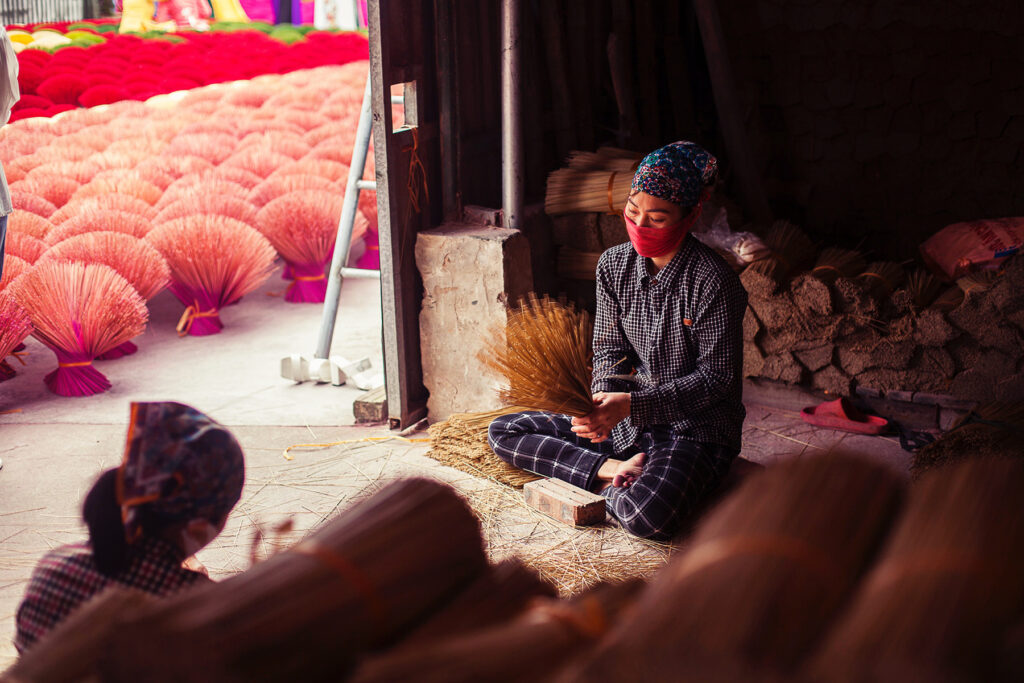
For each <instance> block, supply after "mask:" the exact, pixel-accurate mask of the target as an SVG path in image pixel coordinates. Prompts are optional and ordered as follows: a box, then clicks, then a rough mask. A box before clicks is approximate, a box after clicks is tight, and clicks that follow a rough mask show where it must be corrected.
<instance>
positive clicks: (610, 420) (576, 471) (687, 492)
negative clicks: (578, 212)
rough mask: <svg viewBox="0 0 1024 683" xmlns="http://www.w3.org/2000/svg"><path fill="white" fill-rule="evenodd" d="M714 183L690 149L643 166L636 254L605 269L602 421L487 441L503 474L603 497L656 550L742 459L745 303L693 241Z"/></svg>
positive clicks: (559, 421)
mask: <svg viewBox="0 0 1024 683" xmlns="http://www.w3.org/2000/svg"><path fill="white" fill-rule="evenodd" d="M716 172H717V163H716V161H715V158H714V157H713V156H711V155H710V154H709V153H708V152H706V151H705V150H703V149H701V148H700V147H699V146H697V145H695V144H694V143H692V142H676V143H673V144H671V145H666V146H665V147H662V148H661V149H658V150H655V151H654V152H651V153H650V154H648V155H647V156H646V157H644V159H643V160H642V161H641V162H640V165H639V166H638V168H637V170H636V173H635V175H634V177H633V184H632V189H631V191H630V195H629V197H628V199H627V202H626V209H625V212H624V216H623V218H624V220H625V223H626V229H627V231H628V233H629V239H630V243H628V244H620V245H618V246H616V247H612V248H611V249H608V250H607V251H605V252H604V253H603V254H602V255H601V259H600V261H599V262H598V265H597V316H596V319H595V322H594V340H593V341H594V343H593V345H594V370H593V382H592V385H591V390H592V391H593V401H594V409H593V411H592V412H591V413H590V414H589V415H586V416H585V417H582V418H570V417H569V416H567V415H557V414H553V413H543V412H537V411H530V412H524V413H517V414H512V415H506V416H503V417H500V418H498V419H496V420H495V421H494V422H492V423H491V426H490V429H489V432H488V440H489V442H490V444H491V447H492V448H493V449H494V452H495V453H497V455H498V456H499V457H501V458H502V459H503V460H505V461H506V462H508V463H510V464H512V465H514V466H516V467H519V468H522V469H525V470H529V471H531V472H535V473H537V474H540V475H542V476H545V477H555V478H557V479H562V480H564V481H567V482H569V483H570V484H574V485H576V486H579V487H581V488H585V489H589V490H594V491H599V492H601V493H602V495H604V496H605V497H606V498H607V499H608V510H609V512H610V513H611V514H612V515H613V516H614V517H615V518H616V519H617V520H618V521H619V523H620V524H622V526H623V527H624V528H625V529H627V530H628V531H630V532H631V533H633V534H636V535H637V536H642V537H645V538H653V539H659V540H666V539H670V538H671V537H672V536H673V535H674V534H675V533H676V532H677V531H678V530H679V528H680V526H681V525H682V522H683V521H684V520H685V518H686V517H687V515H688V514H689V513H690V512H692V511H693V510H694V509H695V507H696V506H697V505H698V504H699V503H700V502H701V500H702V499H704V498H705V497H706V496H707V495H709V494H710V493H712V492H713V491H714V490H715V488H717V486H718V484H719V482H720V481H721V480H722V478H723V477H724V476H725V474H726V473H727V472H728V471H729V467H730V465H731V463H732V461H733V459H734V458H735V457H736V455H737V454H738V453H739V450H740V430H741V428H742V425H743V418H744V416H745V415H746V411H745V410H744V408H743V403H742V377H741V375H742V365H743V328H742V325H743V314H744V311H745V309H746V306H747V294H746V291H745V290H744V289H743V286H742V285H741V284H740V281H739V278H738V277H737V276H736V274H735V273H734V272H733V270H732V269H731V268H730V267H729V266H728V264H726V262H725V261H724V260H723V259H722V258H721V257H720V256H719V255H718V254H716V253H715V252H714V250H712V249H711V248H709V247H707V246H705V245H704V244H702V243H701V242H700V241H698V240H697V239H696V238H695V237H693V236H692V235H690V234H689V232H690V229H691V227H692V226H693V224H694V222H695V221H696V220H697V218H698V217H699V215H700V211H701V202H702V201H703V200H704V199H705V198H706V196H707V194H708V191H709V189H710V187H711V185H712V183H713V182H714V180H715V176H716Z"/></svg>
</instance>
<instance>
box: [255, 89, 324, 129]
mask: <svg viewBox="0 0 1024 683" xmlns="http://www.w3.org/2000/svg"><path fill="white" fill-rule="evenodd" d="M328 95H329V93H326V92H323V91H321V90H306V89H302V90H299V89H292V88H289V89H288V90H287V91H285V92H279V93H277V94H276V95H274V96H273V97H271V98H270V99H269V100H267V101H266V102H264V103H263V108H264V109H269V110H270V111H274V112H279V113H277V114H276V118H278V119H283V118H284V116H283V115H284V113H285V112H287V111H289V110H291V111H301V112H303V113H305V112H307V111H316V110H317V109H319V108H320V105H321V104H323V103H324V100H326V99H327V97H328ZM295 123H296V125H301V124H299V122H298V121H296V122H295ZM312 127H313V128H316V126H315V125H314V126H312Z"/></svg>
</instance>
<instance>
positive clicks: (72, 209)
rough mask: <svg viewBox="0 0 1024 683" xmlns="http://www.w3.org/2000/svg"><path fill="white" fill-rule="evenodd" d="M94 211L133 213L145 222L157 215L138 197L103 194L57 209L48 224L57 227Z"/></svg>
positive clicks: (72, 202)
mask: <svg viewBox="0 0 1024 683" xmlns="http://www.w3.org/2000/svg"><path fill="white" fill-rule="evenodd" d="M96 209H105V210H109V211H126V212H127V213H133V214H135V215H136V216H141V217H142V218H145V219H146V220H147V221H152V220H153V219H154V218H156V214H157V210H156V209H154V208H153V207H152V206H150V205H149V204H147V203H146V202H144V201H142V200H141V199H139V198H138V197H130V196H128V195H126V194H105V195H103V196H101V197H89V198H88V199H75V200H72V201H70V202H68V203H67V204H65V205H64V206H62V207H61V208H60V209H58V210H57V213H55V214H53V215H52V216H50V222H52V223H53V224H54V226H58V225H61V224H62V223H64V222H65V221H67V220H68V219H69V218H72V217H74V216H77V215H79V214H82V213H88V212H90V211H95V210H96Z"/></svg>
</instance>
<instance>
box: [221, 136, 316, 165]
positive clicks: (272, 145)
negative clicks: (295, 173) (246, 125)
mask: <svg viewBox="0 0 1024 683" xmlns="http://www.w3.org/2000/svg"><path fill="white" fill-rule="evenodd" d="M248 147H261V148H263V149H266V150H269V151H271V152H275V153H276V154H284V155H285V156H287V157H291V158H292V159H301V158H302V157H304V156H306V155H307V154H309V152H310V150H311V149H313V148H312V147H310V146H309V144H308V143H306V142H305V141H304V140H303V139H302V138H301V137H299V136H298V135H291V134H289V133H249V134H248V135H246V136H245V137H244V138H243V139H242V141H241V142H239V143H238V148H239V149H245V148H248Z"/></svg>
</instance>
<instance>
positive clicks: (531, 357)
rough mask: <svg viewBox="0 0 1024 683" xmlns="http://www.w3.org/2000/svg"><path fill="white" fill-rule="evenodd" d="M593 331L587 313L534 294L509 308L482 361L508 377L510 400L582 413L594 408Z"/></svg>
mask: <svg viewBox="0 0 1024 683" xmlns="http://www.w3.org/2000/svg"><path fill="white" fill-rule="evenodd" d="M592 337H593V322H592V321H591V318H590V314H589V313H587V312H586V311H579V310H577V309H576V308H575V307H574V306H572V305H571V304H564V303H560V302H557V301H554V300H552V299H549V298H547V297H543V298H537V297H536V296H535V295H531V296H530V297H529V298H528V299H527V300H526V301H525V302H524V303H523V304H522V305H521V306H519V307H518V308H515V309H513V310H511V311H510V312H509V314H508V322H507V324H506V326H505V330H504V334H501V333H495V334H494V335H493V337H492V339H491V340H490V341H489V342H488V343H487V344H486V346H485V349H484V351H483V352H482V353H481V355H480V361H481V362H482V363H483V364H484V365H485V366H487V367H489V368H491V369H492V370H495V371H496V372H497V373H498V374H499V375H500V376H501V377H503V378H504V379H505V381H506V382H507V388H505V389H503V390H502V391H501V398H502V400H503V401H504V402H505V403H506V404H509V405H517V406H523V407H524V408H526V409H529V410H543V411H547V412H552V413H564V414H567V415H572V416H574V417H582V416H583V415H586V414H588V413H589V412H590V411H591V410H592V409H593V401H592V394H591V392H590V378H591V370H592V367H591V363H592V357H593V353H592V347H591V343H592Z"/></svg>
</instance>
